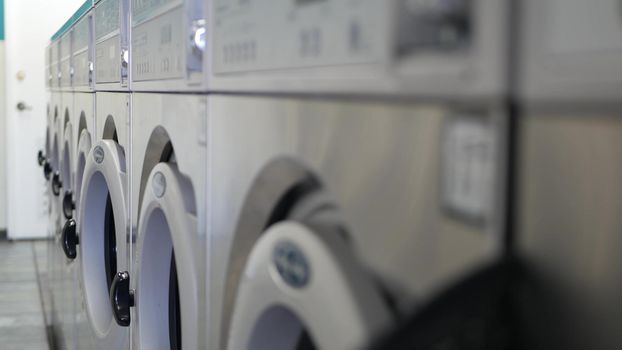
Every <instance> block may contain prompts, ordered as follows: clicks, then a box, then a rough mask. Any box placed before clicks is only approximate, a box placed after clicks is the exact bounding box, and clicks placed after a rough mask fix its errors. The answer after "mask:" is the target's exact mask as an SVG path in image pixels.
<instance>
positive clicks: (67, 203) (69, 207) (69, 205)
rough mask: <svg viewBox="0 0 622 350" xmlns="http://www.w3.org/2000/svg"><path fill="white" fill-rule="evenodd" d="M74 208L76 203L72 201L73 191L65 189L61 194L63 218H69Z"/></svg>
mask: <svg viewBox="0 0 622 350" xmlns="http://www.w3.org/2000/svg"><path fill="white" fill-rule="evenodd" d="M75 208H76V204H75V202H74V201H73V192H71V191H65V196H63V215H65V219H71V218H72V217H73V210H74V209H75Z"/></svg>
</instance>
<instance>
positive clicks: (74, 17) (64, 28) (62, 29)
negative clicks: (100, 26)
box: [0, 0, 93, 41]
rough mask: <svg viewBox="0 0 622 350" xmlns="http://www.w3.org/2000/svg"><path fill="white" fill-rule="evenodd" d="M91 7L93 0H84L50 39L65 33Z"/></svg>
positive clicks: (55, 38)
mask: <svg viewBox="0 0 622 350" xmlns="http://www.w3.org/2000/svg"><path fill="white" fill-rule="evenodd" d="M0 1H3V0H0ZM91 7H93V0H86V1H85V2H84V3H83V4H82V6H80V8H78V10H77V11H76V12H75V13H74V14H73V15H71V17H69V19H68V20H67V22H65V24H63V25H62V26H61V27H60V29H59V30H57V31H56V33H54V35H52V41H54V40H57V39H58V38H60V37H61V36H62V35H63V34H65V33H66V32H67V31H68V30H69V28H71V27H72V26H73V25H74V24H75V23H76V22H77V21H78V20H79V19H80V18H81V17H82V16H84V14H85V13H87V12H88V11H89V10H90V9H91Z"/></svg>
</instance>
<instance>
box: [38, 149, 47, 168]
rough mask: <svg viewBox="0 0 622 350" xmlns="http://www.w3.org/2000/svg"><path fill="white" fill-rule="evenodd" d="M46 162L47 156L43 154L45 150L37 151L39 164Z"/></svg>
mask: <svg viewBox="0 0 622 350" xmlns="http://www.w3.org/2000/svg"><path fill="white" fill-rule="evenodd" d="M44 162H45V156H44V155H43V151H41V150H39V152H37V163H38V164H39V166H43V163H44Z"/></svg>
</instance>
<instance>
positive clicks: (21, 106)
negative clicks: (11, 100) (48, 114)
mask: <svg viewBox="0 0 622 350" xmlns="http://www.w3.org/2000/svg"><path fill="white" fill-rule="evenodd" d="M15 107H16V108H17V110H18V111H20V112H21V111H30V110H31V109H32V107H30V106H29V105H27V104H26V102H23V101H20V102H18V103H17V105H16V106H15Z"/></svg>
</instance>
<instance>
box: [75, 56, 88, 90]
mask: <svg viewBox="0 0 622 350" xmlns="http://www.w3.org/2000/svg"><path fill="white" fill-rule="evenodd" d="M73 70H74V73H73V85H74V86H88V85H89V57H88V52H87V51H82V52H81V53H79V54H77V55H74V56H73Z"/></svg>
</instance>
